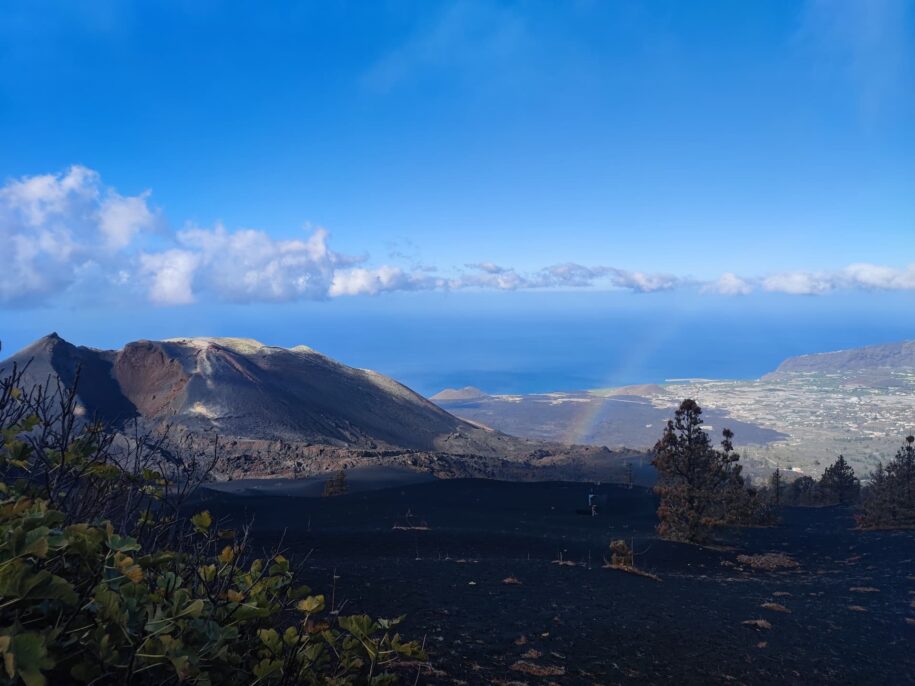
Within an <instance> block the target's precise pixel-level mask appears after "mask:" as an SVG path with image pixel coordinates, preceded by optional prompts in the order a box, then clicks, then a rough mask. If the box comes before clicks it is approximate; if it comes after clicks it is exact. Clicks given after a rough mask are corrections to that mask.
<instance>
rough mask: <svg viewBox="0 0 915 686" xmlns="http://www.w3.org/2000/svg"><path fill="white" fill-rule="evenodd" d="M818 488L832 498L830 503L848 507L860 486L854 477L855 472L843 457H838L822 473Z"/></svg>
mask: <svg viewBox="0 0 915 686" xmlns="http://www.w3.org/2000/svg"><path fill="white" fill-rule="evenodd" d="M820 488H821V490H822V491H823V493H824V494H825V495H827V496H829V497H831V498H832V502H837V503H839V504H840V505H848V504H849V503H851V502H852V501H853V500H854V499H855V498H856V497H857V496H858V492H859V491H860V489H861V484H860V482H859V481H858V479H857V478H856V477H855V470H854V469H852V468H851V465H850V464H848V462H847V461H846V460H845V457H844V456H842V455H839V457H838V459H836V461H835V462H834V463H833V464H831V465H830V466H829V467H827V468H826V471H824V472H823V476H822V477H821V478H820Z"/></svg>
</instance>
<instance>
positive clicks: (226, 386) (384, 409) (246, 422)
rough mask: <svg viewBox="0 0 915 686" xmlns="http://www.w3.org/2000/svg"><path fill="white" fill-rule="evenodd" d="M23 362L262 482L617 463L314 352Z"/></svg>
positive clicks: (32, 356) (217, 346) (46, 345)
mask: <svg viewBox="0 0 915 686" xmlns="http://www.w3.org/2000/svg"><path fill="white" fill-rule="evenodd" d="M13 363H17V364H18V365H20V366H24V365H26V364H28V365H29V366H28V368H27V378H26V381H27V382H30V383H32V384H43V383H45V382H46V381H47V380H48V379H52V380H53V379H55V378H56V379H59V380H60V381H61V382H62V383H64V384H66V385H69V384H72V383H73V381H74V379H75V378H76V374H77V370H79V374H80V380H79V386H78V392H79V400H80V402H81V404H82V405H83V407H84V409H85V410H86V413H87V415H90V416H94V417H97V418H99V419H102V420H104V421H106V422H108V423H110V424H113V425H116V426H123V425H125V423H128V422H130V421H132V420H136V421H139V422H141V423H142V424H143V425H144V427H147V428H153V429H156V428H159V427H164V426H166V425H168V426H171V427H174V428H177V429H178V430H179V431H181V432H185V433H188V434H193V435H206V434H211V433H217V434H219V435H220V436H221V437H223V438H224V439H226V440H224V444H225V445H226V446H227V447H228V448H227V449H230V450H231V451H232V452H234V453H236V454H237V455H238V456H239V457H240V458H243V459H242V462H241V463H240V464H242V465H243V466H242V467H239V469H241V470H242V471H243V472H245V473H251V474H255V475H276V474H287V473H288V472H289V471H291V470H300V471H303V472H304V473H313V472H316V471H323V470H324V469H327V468H334V467H335V466H337V465H346V464H350V465H355V464H357V463H358V464H384V463H386V462H385V461H388V462H391V463H394V464H404V463H406V464H409V465H412V466H414V467H420V468H427V469H429V470H431V471H435V470H436V469H438V470H439V471H441V470H443V469H444V470H446V471H447V472H448V474H449V475H454V476H459V475H471V474H476V475H479V474H480V473H483V474H487V475H488V472H487V470H489V471H493V475H494V474H496V473H499V470H500V469H501V470H502V471H503V472H504V471H505V468H506V465H505V464H504V463H505V462H506V461H508V462H512V463H515V464H517V463H521V464H528V463H531V462H532V461H535V462H540V463H543V462H544V461H545V460H546V461H550V460H552V461H553V462H555V463H557V464H561V463H562V462H563V460H564V459H566V458H570V459H571V457H572V455H573V454H574V455H575V456H576V459H578V458H581V457H582V456H584V457H586V458H593V457H597V456H600V455H603V456H604V457H606V456H609V455H610V451H608V450H606V449H605V448H603V449H602V448H593V447H573V448H570V447H568V446H561V445H558V444H549V443H545V442H543V441H536V440H529V439H522V438H516V437H514V436H509V435H506V434H503V433H500V432H498V431H493V430H491V429H487V428H485V427H481V426H478V425H475V424H473V423H471V422H467V421H465V420H463V419H459V418H458V417H455V416H454V415H452V414H450V413H449V412H447V411H446V410H444V409H442V408H441V407H439V406H438V405H436V404H435V403H433V402H431V401H429V400H427V399H425V398H423V397H422V396H420V395H419V394H417V393H415V392H413V391H412V390H410V389H409V388H407V387H406V386H404V385H402V384H400V383H398V382H397V381H395V380H393V379H391V378H389V377H386V376H384V375H382V374H379V373H377V372H374V371H371V370H366V369H356V368H353V367H348V366H346V365H344V364H341V363H339V362H336V361H335V360H333V359H331V358H329V357H327V356H325V355H322V354H320V353H318V352H316V351H314V350H312V349H311V348H309V347H307V346H296V347H294V348H289V349H286V348H280V347H275V346H268V345H264V344H262V343H260V342H258V341H255V340H251V339H242V338H178V339H169V340H163V341H147V340H141V341H135V342H132V343H128V344H126V345H125V346H124V347H123V348H121V349H120V350H96V349H94V348H87V347H82V346H76V345H73V344H71V343H69V342H67V341H65V340H64V339H62V338H61V337H60V336H58V335H57V334H50V335H48V336H45V337H44V338H41V339H39V340H38V341H36V342H34V343H32V344H31V345H29V346H28V347H26V348H24V349H23V350H21V351H20V352H18V353H16V354H15V355H13V356H12V357H11V358H9V359H7V360H6V361H4V362H2V363H0V369H9V368H10V367H11V365H12V364H13ZM415 454H422V455H419V456H417V455H415ZM437 456H438V457H437ZM474 460H477V462H474ZM441 465H445V467H442V466H441ZM468 469H469V470H470V471H469V474H465V473H464V471H465V470H468ZM512 469H514V467H512Z"/></svg>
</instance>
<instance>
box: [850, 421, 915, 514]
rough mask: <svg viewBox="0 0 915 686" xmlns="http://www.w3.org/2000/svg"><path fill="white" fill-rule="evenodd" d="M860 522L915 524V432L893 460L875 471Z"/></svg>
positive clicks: (863, 505)
mask: <svg viewBox="0 0 915 686" xmlns="http://www.w3.org/2000/svg"><path fill="white" fill-rule="evenodd" d="M858 522H859V523H860V524H861V526H865V527H870V528H909V527H915V436H906V439H905V443H903V445H902V447H900V448H899V450H897V451H896V455H895V456H894V457H893V459H892V460H891V461H890V463H889V464H888V465H886V467H884V466H883V465H878V466H877V469H876V470H875V471H874V473H873V474H871V479H870V483H869V484H868V486H867V488H866V489H865V493H864V498H863V502H862V506H861V512H860V513H859V515H858Z"/></svg>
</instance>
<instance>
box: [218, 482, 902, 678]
mask: <svg viewBox="0 0 915 686" xmlns="http://www.w3.org/2000/svg"><path fill="white" fill-rule="evenodd" d="M592 488H593V492H595V493H597V494H598V495H600V496H604V497H605V498H606V503H605V504H603V505H602V507H601V511H600V513H599V515H598V516H596V517H590V516H587V515H585V514H581V513H580V511H583V510H585V508H586V505H587V496H588V494H589V493H590V492H592ZM250 492H251V491H249V493H250ZM201 497H202V498H203V499H204V500H205V501H206V503H205V505H206V507H208V508H209V509H210V510H211V511H212V512H213V513H214V514H217V515H219V516H222V517H225V518H228V519H231V520H233V521H234V522H235V523H242V522H244V521H248V520H251V519H253V521H254V535H255V539H256V542H257V544H258V545H261V544H262V545H264V546H265V547H268V546H270V545H271V544H273V543H275V542H276V541H277V540H278V539H280V538H281V537H282V539H283V546H284V548H285V549H286V550H287V551H288V553H290V554H292V556H293V557H295V558H297V559H299V560H301V559H304V558H306V557H307V560H306V562H305V564H304V567H303V571H302V574H303V577H304V581H305V582H306V583H309V584H310V585H312V586H313V587H314V588H315V589H316V590H320V591H321V592H324V593H326V594H327V596H328V598H330V596H331V593H333V600H334V602H335V603H336V605H341V604H342V605H343V609H342V611H343V614H348V613H357V612H363V611H365V612H368V613H370V614H374V615H381V616H385V615H387V616H390V615H393V614H398V613H405V614H406V615H407V618H406V620H405V622H404V624H403V633H404V634H407V635H410V636H412V637H419V638H422V637H425V640H426V645H427V647H428V650H429V652H430V657H431V660H432V669H426V668H423V669H422V670H421V671H420V672H419V676H418V683H429V684H499V683H502V684H508V683H513V684H524V683H527V684H547V683H557V684H608V683H633V684H636V683H677V684H684V683H689V684H692V683H696V684H702V683H746V684H768V683H775V682H778V683H797V684H814V683H817V684H818V683H834V684H903V683H915V534H913V533H912V532H896V533H892V532H885V533H881V532H859V531H854V530H852V527H853V526H854V522H853V520H852V518H851V512H850V511H849V510H847V509H844V508H838V507H833V508H818V509H788V510H786V511H784V513H783V519H782V523H781V524H780V525H778V526H775V527H771V528H757V529H745V530H741V531H728V532H722V535H721V539H722V540H721V543H722V545H721V546H716V547H704V548H703V547H697V546H691V545H684V544H677V543H669V542H665V541H661V540H659V539H658V538H657V537H656V536H655V534H654V525H655V507H656V501H655V499H654V496H653V495H652V494H651V493H650V492H649V491H647V490H645V489H643V488H638V487H635V488H632V489H627V488H626V487H624V486H617V485H601V486H597V487H592V486H589V485H588V484H578V483H574V484H573V483H559V482H546V483H544V482H540V483H508V482H502V481H490V480H471V479H456V480H448V481H433V482H426V483H414V484H407V485H402V486H400V485H398V486H395V487H392V488H386V489H383V490H374V491H363V492H357V493H351V494H349V495H345V496H341V497H335V498H319V497H296V496H283V495H276V494H272V495H244V496H242V495H237V494H231V493H225V492H215V491H204V493H203V495H202V496H201ZM617 538H622V539H625V540H627V542H629V543H630V544H631V545H632V547H633V548H634V550H635V552H636V558H635V563H636V566H637V567H639V568H640V569H642V570H645V571H647V572H650V573H652V574H654V575H657V576H658V577H659V578H660V581H656V580H653V579H651V578H648V577H645V576H639V575H636V574H632V573H627V572H623V571H618V570H612V569H605V568H603V564H604V561H603V558H604V557H605V556H606V555H608V553H609V550H608V544H609V542H610V540H611V539H617ZM766 553H784V554H785V555H787V556H789V557H790V558H791V559H792V560H793V561H795V562H796V563H797V567H794V568H787V569H780V570H774V571H770V570H766V569H759V568H754V567H753V566H752V564H750V563H749V562H748V561H747V560H748V558H746V557H742V556H754V555H761V554H766ZM750 559H751V560H752V559H755V558H752V557H751V558H750ZM560 560H561V561H562V564H560V563H559V561H560ZM506 580H514V581H516V582H517V583H515V582H508V583H506ZM757 620H762V621H757ZM404 677H405V678H404V680H405V682H406V683H413V682H414V680H417V670H416V669H415V668H412V669H408V670H407V673H405V674H404Z"/></svg>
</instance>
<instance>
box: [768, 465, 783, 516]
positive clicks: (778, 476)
mask: <svg viewBox="0 0 915 686" xmlns="http://www.w3.org/2000/svg"><path fill="white" fill-rule="evenodd" d="M769 488H770V489H771V490H772V502H773V503H774V504H775V507H781V504H782V470H781V469H780V468H779V467H776V468H775V471H774V472H772V476H770V477H769Z"/></svg>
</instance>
